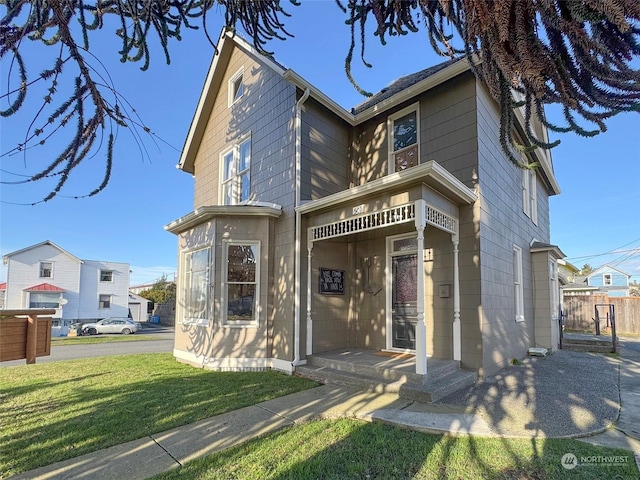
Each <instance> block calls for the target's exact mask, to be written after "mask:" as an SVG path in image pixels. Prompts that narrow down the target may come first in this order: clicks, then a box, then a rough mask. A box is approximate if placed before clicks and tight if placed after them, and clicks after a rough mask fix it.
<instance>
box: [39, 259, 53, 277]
mask: <svg viewBox="0 0 640 480" xmlns="http://www.w3.org/2000/svg"><path fill="white" fill-rule="evenodd" d="M40 278H53V262H40Z"/></svg>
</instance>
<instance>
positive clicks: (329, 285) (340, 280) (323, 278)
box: [319, 268, 344, 295]
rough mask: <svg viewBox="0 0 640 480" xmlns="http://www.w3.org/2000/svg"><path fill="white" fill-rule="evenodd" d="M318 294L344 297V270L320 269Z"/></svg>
mask: <svg viewBox="0 0 640 480" xmlns="http://www.w3.org/2000/svg"><path fill="white" fill-rule="evenodd" d="M319 283H320V293H322V294H324V295H344V270H334V269H333V268H320V282H319Z"/></svg>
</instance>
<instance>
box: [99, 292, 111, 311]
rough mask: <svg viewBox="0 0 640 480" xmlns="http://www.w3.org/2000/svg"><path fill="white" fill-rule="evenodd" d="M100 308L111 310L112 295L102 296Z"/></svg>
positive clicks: (100, 297)
mask: <svg viewBox="0 0 640 480" xmlns="http://www.w3.org/2000/svg"><path fill="white" fill-rule="evenodd" d="M98 308H99V309H105V308H111V295H100V296H99V300H98Z"/></svg>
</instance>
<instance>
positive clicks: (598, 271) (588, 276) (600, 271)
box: [587, 264, 631, 278]
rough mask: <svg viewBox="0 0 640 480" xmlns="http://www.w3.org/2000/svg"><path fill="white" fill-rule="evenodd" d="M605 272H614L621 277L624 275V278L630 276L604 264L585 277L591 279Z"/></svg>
mask: <svg viewBox="0 0 640 480" xmlns="http://www.w3.org/2000/svg"><path fill="white" fill-rule="evenodd" d="M606 270H615V271H616V272H618V273H620V274H621V275H624V276H625V277H628V278H631V275H629V274H628V273H625V272H623V271H622V270H620V269H619V268H616V267H612V266H611V265H609V264H604V265H602V266H601V267H598V268H596V269H595V270H594V271H593V272H591V273H590V274H589V275H587V278H591V277H593V276H594V275H597V274H600V273H602V272H604V271H606Z"/></svg>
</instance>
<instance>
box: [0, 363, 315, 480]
mask: <svg viewBox="0 0 640 480" xmlns="http://www.w3.org/2000/svg"><path fill="white" fill-rule="evenodd" d="M314 385H315V384H314V383H313V382H310V381H307V380H303V379H300V378H297V377H291V376H287V375H284V374H281V373H277V372H247V373H226V372H212V371H208V370H202V369H198V368H194V367H191V366H188V365H184V364H181V363H178V362H177V361H176V360H175V359H174V358H173V357H172V355H171V354H146V355H142V354H138V355H123V356H114V357H97V358H89V359H82V360H71V361H64V362H52V363H43V364H35V365H21V366H17V367H3V368H1V369H0V478H6V477H8V476H10V475H14V474H17V473H20V472H24V471H27V470H31V469H33V468H36V467H39V466H42V465H48V464H51V463H54V462H57V461H60V460H65V459H67V458H71V457H76V456H79V455H82V454H84V453H87V452H91V451H95V450H98V449H101V448H105V447H109V446H112V445H116V444H119V443H123V442H127V441H129V440H134V439H137V438H141V437H144V436H147V435H150V434H153V433H158V432H162V431H164V430H168V429H171V428H174V427H177V426H180V425H185V424H187V423H191V422H194V421H197V420H201V419H204V418H207V417H211V416H214V415H219V414H221V413H224V412H228V411H231V410H236V409H238V408H242V407H246V406H249V405H254V404H256V403H259V402H263V401H265V400H269V399H272V398H275V397H279V396H282V395H287V394H289V393H293V392H297V391H301V390H304V389H307V388H311V387H313V386H314Z"/></svg>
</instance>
